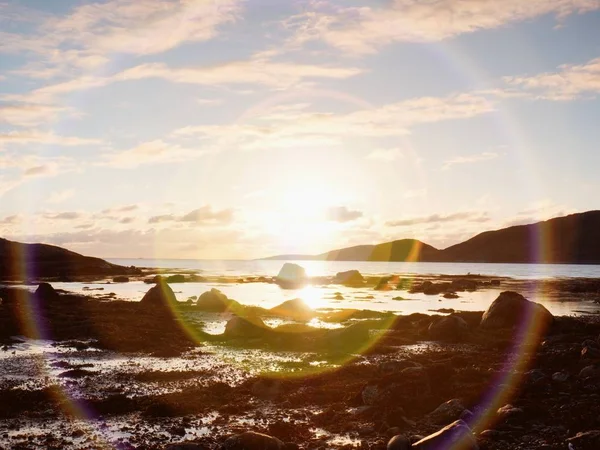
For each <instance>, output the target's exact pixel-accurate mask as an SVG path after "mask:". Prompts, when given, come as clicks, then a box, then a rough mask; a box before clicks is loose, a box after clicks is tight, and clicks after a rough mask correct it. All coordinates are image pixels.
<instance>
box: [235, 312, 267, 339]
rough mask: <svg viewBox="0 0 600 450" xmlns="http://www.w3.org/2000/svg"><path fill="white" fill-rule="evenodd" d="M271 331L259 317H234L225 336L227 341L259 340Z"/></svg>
mask: <svg viewBox="0 0 600 450" xmlns="http://www.w3.org/2000/svg"><path fill="white" fill-rule="evenodd" d="M269 330H270V328H269V327H267V326H266V325H265V323H264V322H263V321H262V320H261V319H260V318H259V317H240V316H234V317H232V318H231V319H229V321H228V322H227V325H225V333H224V336H225V338H227V339H238V338H259V337H263V336H264V335H265V334H266V333H267V332H268V331H269Z"/></svg>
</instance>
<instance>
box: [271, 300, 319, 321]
mask: <svg viewBox="0 0 600 450" xmlns="http://www.w3.org/2000/svg"><path fill="white" fill-rule="evenodd" d="M270 311H271V312H272V313H273V314H275V315H277V316H282V317H288V318H291V319H295V320H310V319H312V318H313V317H314V316H315V312H314V311H313V310H312V309H311V308H310V307H309V306H308V305H307V304H306V303H305V302H304V300H302V299H300V298H295V299H292V300H287V301H285V302H283V303H282V304H280V305H277V306H275V307H274V308H271V310H270Z"/></svg>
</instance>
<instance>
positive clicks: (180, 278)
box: [167, 274, 185, 283]
mask: <svg viewBox="0 0 600 450" xmlns="http://www.w3.org/2000/svg"><path fill="white" fill-rule="evenodd" d="M167 283H185V276H184V275H181V274H177V275H171V276H168V277H167Z"/></svg>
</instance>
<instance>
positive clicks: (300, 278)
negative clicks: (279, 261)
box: [275, 263, 308, 289]
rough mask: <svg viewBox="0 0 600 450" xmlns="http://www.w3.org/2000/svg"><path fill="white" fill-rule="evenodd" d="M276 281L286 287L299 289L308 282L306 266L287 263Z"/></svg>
mask: <svg viewBox="0 0 600 450" xmlns="http://www.w3.org/2000/svg"><path fill="white" fill-rule="evenodd" d="M275 282H276V283H277V284H278V285H279V286H280V287H282V288H284V289H298V288H301V287H304V286H305V285H306V284H307V283H308V277H307V276H306V270H304V267H302V266H299V265H298V264H293V263H285V264H284V265H283V267H282V268H281V270H280V271H279V274H277V276H276V277H275Z"/></svg>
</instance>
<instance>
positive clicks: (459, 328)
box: [427, 316, 469, 341]
mask: <svg viewBox="0 0 600 450" xmlns="http://www.w3.org/2000/svg"><path fill="white" fill-rule="evenodd" d="M468 330H469V326H468V325H467V322H465V320H464V319H463V318H462V317H459V316H447V317H442V318H440V319H437V320H435V321H433V322H431V324H430V325H429V328H428V330H427V334H428V335H429V337H430V338H431V339H436V340H438V339H439V340H445V341H456V340H460V339H461V338H462V337H463V336H464V335H465V334H466V333H467V331H468Z"/></svg>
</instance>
